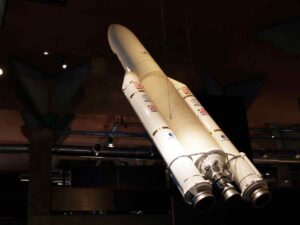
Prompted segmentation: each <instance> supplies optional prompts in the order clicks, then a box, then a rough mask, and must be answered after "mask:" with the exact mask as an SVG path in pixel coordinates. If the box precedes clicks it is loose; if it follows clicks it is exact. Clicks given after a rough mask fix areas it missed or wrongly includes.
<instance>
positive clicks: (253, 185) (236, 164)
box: [169, 78, 271, 207]
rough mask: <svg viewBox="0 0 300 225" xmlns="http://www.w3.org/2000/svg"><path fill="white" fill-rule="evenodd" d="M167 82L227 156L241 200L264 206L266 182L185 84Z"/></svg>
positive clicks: (267, 196) (266, 193) (267, 194)
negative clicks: (240, 193)
mask: <svg viewBox="0 0 300 225" xmlns="http://www.w3.org/2000/svg"><path fill="white" fill-rule="evenodd" d="M169 80H170V81H171V82H172V84H173V85H174V87H175V88H176V89H177V91H178V93H179V94H180V95H181V97H182V98H183V99H184V100H185V102H186V103H187V105H188V106H189V107H190V108H191V109H192V111H193V112H194V114H195V116H196V117H197V118H198V119H199V120H200V121H201V123H202V124H203V125H204V126H205V128H206V130H207V131H208V132H209V133H210V134H211V135H212V137H213V138H214V140H215V141H216V142H217V143H218V144H219V145H220V146H221V147H222V149H223V151H224V152H225V153H226V154H227V157H228V165H227V167H228V170H229V171H230V173H231V174H232V178H233V181H234V182H235V183H236V184H237V185H238V186H239V188H240V190H241V191H242V197H243V199H244V200H246V201H252V203H253V205H254V206H256V207H260V206H263V205H264V204H266V203H267V202H268V201H269V200H270V197H271V195H270V192H269V191H268V186H267V182H266V181H265V180H264V179H263V178H262V175H261V174H260V172H259V171H258V170H257V169H256V168H255V166H254V165H253V164H252V162H251V161H250V160H249V159H248V157H247V156H246V154H245V153H243V152H239V151H238V150H237V148H236V147H235V146H234V144H233V143H232V142H231V141H230V140H229V138H228V137H227V136H226V135H225V134H224V132H223V131H222V129H221V128H220V127H219V126H218V125H217V123H216V122H215V121H214V120H213V119H212V117H211V116H210V115H209V114H208V112H207V111H206V110H205V108H204V107H203V106H202V105H201V103H200V102H199V101H198V99H197V98H196V97H195V96H194V95H193V93H192V92H191V91H190V90H189V88H188V87H187V86H186V85H185V84H183V83H181V82H178V81H176V80H174V79H171V78H169Z"/></svg>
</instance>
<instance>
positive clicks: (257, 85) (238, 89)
mask: <svg viewBox="0 0 300 225" xmlns="http://www.w3.org/2000/svg"><path fill="white" fill-rule="evenodd" d="M265 82H266V77H265V76H259V77H256V78H253V79H249V80H242V81H239V82H237V83H233V84H230V85H227V86H226V87H224V88H223V92H224V95H228V96H242V97H244V99H245V104H246V106H247V107H249V106H250V105H251V103H252V102H253V101H254V99H255V98H256V96H257V95H258V94H259V92H260V90H261V89H262V87H263V85H264V84H265Z"/></svg>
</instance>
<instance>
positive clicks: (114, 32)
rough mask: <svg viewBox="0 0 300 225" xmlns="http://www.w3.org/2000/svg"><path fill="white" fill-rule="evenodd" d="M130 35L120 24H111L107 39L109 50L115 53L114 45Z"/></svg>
mask: <svg viewBox="0 0 300 225" xmlns="http://www.w3.org/2000/svg"><path fill="white" fill-rule="evenodd" d="M129 33H131V31H130V30H128V29H127V28H126V27H124V26H122V25H120V24H111V25H109V27H108V32H107V37H108V43H109V45H110V48H111V49H112V50H113V52H115V45H116V43H119V42H120V40H121V39H124V38H123V37H124V36H126V35H128V34H129Z"/></svg>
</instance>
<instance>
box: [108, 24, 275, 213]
mask: <svg viewBox="0 0 300 225" xmlns="http://www.w3.org/2000/svg"><path fill="white" fill-rule="evenodd" d="M108 40H109V44H110V47H111V49H112V51H113V52H114V53H115V54H117V56H118V59H119V60H120V62H121V64H122V66H123V68H124V70H125V71H126V73H125V77H124V81H123V87H122V89H123V92H124V94H125V96H126V97H127V99H128V101H129V102H130V104H131V106H132V107H133V109H134V110H135V112H136V114H137V115H138V117H139V118H140V120H141V122H142V123H143V125H144V127H145V129H146V130H147V132H148V133H149V135H150V136H151V138H152V139H153V141H154V143H155V145H156V146H157V148H158V150H159V152H160V154H161V155H162V157H163V159H164V160H165V162H166V164H167V166H168V168H169V169H170V171H171V174H172V178H173V180H174V182H175V183H176V185H177V187H178V188H179V190H180V192H181V194H182V195H183V197H184V199H185V201H186V202H187V203H189V204H191V205H193V206H194V207H196V208H198V209H208V208H210V207H211V206H212V205H213V203H214V196H213V194H212V185H213V186H216V187H217V188H218V189H220V190H221V191H222V195H223V197H224V199H225V201H232V200H235V199H236V198H238V197H239V196H240V193H239V192H238V191H237V190H236V188H235V186H234V185H233V184H232V182H234V183H235V185H236V186H237V187H238V189H239V190H240V191H241V197H242V198H243V199H244V200H246V201H252V203H253V205H254V206H255V207H261V206H264V205H265V204H266V203H267V202H268V201H269V200H270V196H271V195H270V192H269V191H268V187H267V183H266V181H265V180H264V179H263V178H262V176H261V174H260V173H259V172H258V170H257V169H256V168H255V166H254V165H253V164H252V163H251V162H250V160H249V159H248V158H247V156H246V155H245V154H244V153H242V152H239V151H238V150H237V149H236V148H235V146H234V145H233V144H232V143H231V141H230V140H229V139H228V138H227V137H226V135H225V134H224V133H223V132H222V130H221V129H220V127H218V125H217V124H216V123H215V122H214V120H213V119H212V118H211V117H210V116H209V114H208V113H207V111H206V110H205V109H204V108H203V106H202V105H201V104H200V103H199V101H198V100H197V99H196V98H195V96H194V95H193V94H192V93H191V91H190V90H189V89H188V87H187V86H186V85H184V84H182V83H180V82H178V81H175V80H173V79H171V78H168V77H167V76H166V75H165V74H164V72H163V71H162V69H161V68H160V67H159V66H158V65H157V63H156V62H155V61H154V59H153V58H152V57H151V55H150V54H149V53H148V51H147V50H146V49H145V48H144V46H143V45H142V44H141V43H140V41H139V40H138V39H137V38H136V36H135V35H134V34H133V33H132V32H131V31H130V30H129V29H127V28H126V27H124V26H122V25H118V24H113V25H110V27H109V30H108Z"/></svg>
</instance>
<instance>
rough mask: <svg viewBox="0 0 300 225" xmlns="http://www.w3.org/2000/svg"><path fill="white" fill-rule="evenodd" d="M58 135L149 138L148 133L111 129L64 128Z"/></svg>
mask: <svg viewBox="0 0 300 225" xmlns="http://www.w3.org/2000/svg"><path fill="white" fill-rule="evenodd" d="M57 134H58V135H82V136H97V137H141V138H148V137H149V135H148V134H147V133H145V132H144V133H134V132H128V133H126V132H111V131H108V132H106V131H96V130H85V131H82V130H63V131H58V132H57Z"/></svg>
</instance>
